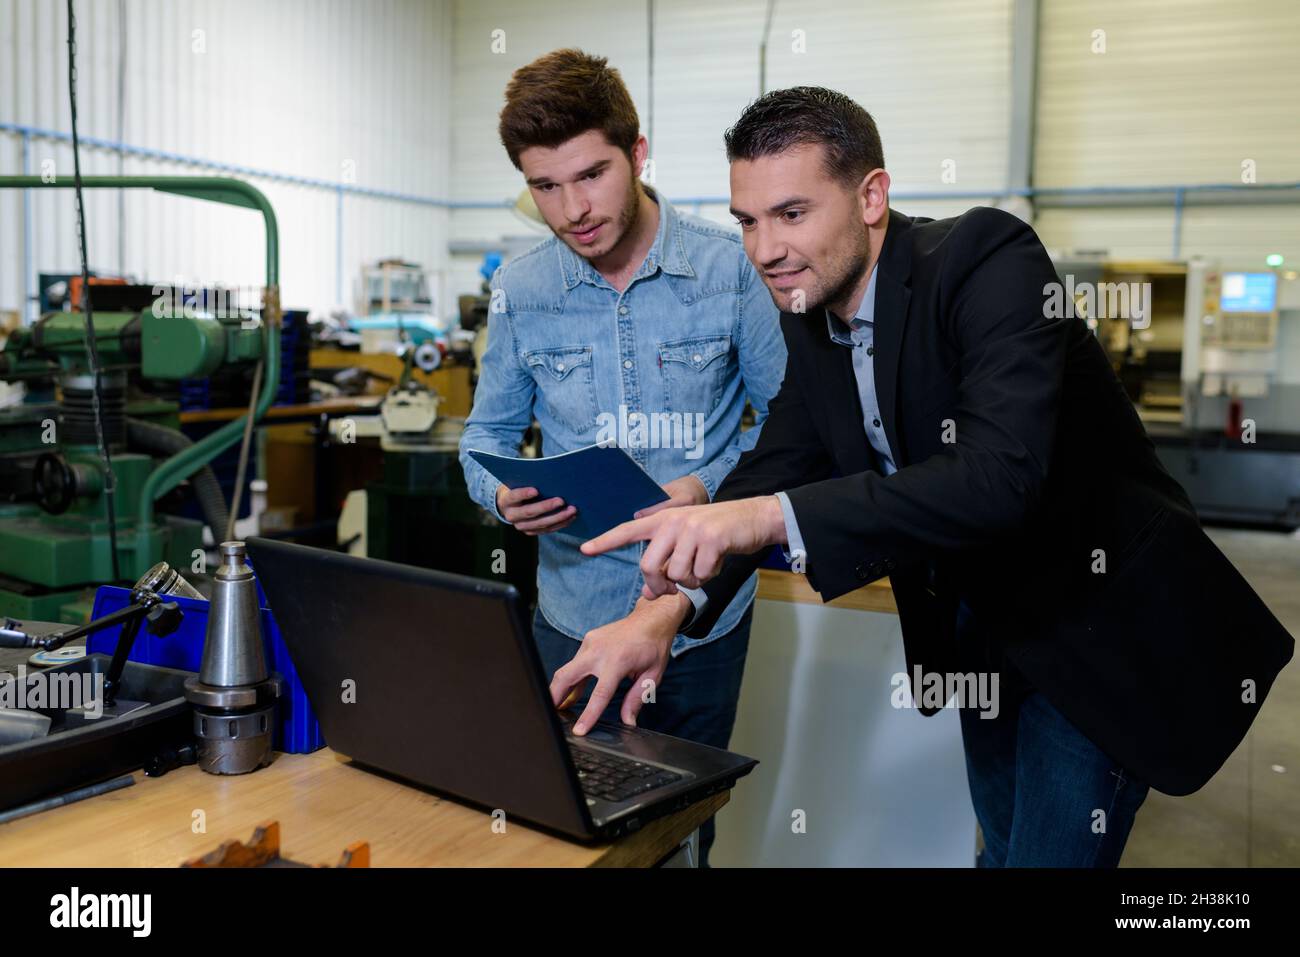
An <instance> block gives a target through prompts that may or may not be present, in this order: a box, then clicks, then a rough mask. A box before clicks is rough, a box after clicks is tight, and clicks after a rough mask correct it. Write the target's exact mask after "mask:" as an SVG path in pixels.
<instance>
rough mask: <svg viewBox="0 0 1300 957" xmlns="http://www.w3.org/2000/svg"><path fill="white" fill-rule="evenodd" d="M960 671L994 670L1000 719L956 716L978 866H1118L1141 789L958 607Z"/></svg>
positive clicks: (969, 712) (971, 712)
mask: <svg viewBox="0 0 1300 957" xmlns="http://www.w3.org/2000/svg"><path fill="white" fill-rule="evenodd" d="M958 642H959V647H960V648H961V649H962V653H963V657H964V659H965V661H964V663H963V666H962V667H963V670H994V671H998V672H999V675H1000V677H999V684H1000V695H999V697H1000V699H1001V700H1000V711H999V713H998V715H997V717H996V718H992V719H985V718H981V717H980V711H979V710H977V709H975V708H962V709H961V710H960V714H961V733H962V742H963V744H964V745H965V750H966V776H967V779H968V781H969V783H970V793H971V800H972V802H973V803H974V805H975V817H976V818H977V819H978V820H979V823H980V830H981V831H982V832H983V834H984V850H983V851H981V852H980V854H979V857H978V858H977V859H976V866H978V867H1117V866H1118V865H1119V859H1120V855H1121V854H1123V852H1124V844H1125V842H1126V841H1127V840H1128V835H1129V832H1130V831H1131V830H1132V828H1133V820H1134V818H1135V817H1136V816H1137V812H1138V808H1140V807H1141V806H1142V802H1143V800H1145V799H1146V796H1147V791H1148V790H1149V788H1148V786H1147V785H1146V784H1145V783H1144V782H1142V781H1139V780H1137V779H1135V778H1134V777H1133V776H1132V775H1131V774H1129V773H1128V772H1127V771H1126V770H1125V769H1124V768H1122V767H1120V766H1119V765H1118V764H1116V763H1115V762H1114V761H1112V760H1111V759H1110V758H1109V757H1107V756H1106V754H1105V753H1104V752H1103V751H1102V750H1101V749H1100V748H1098V747H1097V746H1096V745H1095V744H1093V743H1092V741H1091V740H1089V739H1088V738H1087V737H1085V736H1084V735H1083V733H1082V732H1080V731H1079V730H1078V729H1077V728H1075V727H1074V725H1072V724H1071V723H1070V722H1069V721H1068V720H1067V719H1066V718H1065V716H1064V715H1062V714H1061V713H1060V712H1059V711H1057V710H1056V708H1054V707H1053V706H1052V705H1051V703H1050V702H1048V700H1047V699H1046V698H1045V697H1043V695H1042V694H1041V693H1040V692H1038V691H1036V690H1034V689H1033V688H1032V687H1030V686H1029V684H1028V682H1027V681H1026V680H1025V679H1024V678H1023V677H1022V676H1020V675H1019V674H1018V673H1017V672H1016V671H1015V670H1014V668H1012V667H1011V666H1010V664H1009V663H1008V662H1006V661H999V660H998V658H999V656H998V654H997V652H995V651H991V650H990V648H991V647H992V646H991V645H990V644H989V643H988V642H987V641H986V640H985V636H984V635H983V634H982V633H981V632H980V631H979V629H978V627H977V626H976V625H975V622H974V620H973V616H972V615H971V614H970V611H969V609H967V608H966V606H965V605H964V604H963V605H962V609H961V612H960V613H959V616H958Z"/></svg>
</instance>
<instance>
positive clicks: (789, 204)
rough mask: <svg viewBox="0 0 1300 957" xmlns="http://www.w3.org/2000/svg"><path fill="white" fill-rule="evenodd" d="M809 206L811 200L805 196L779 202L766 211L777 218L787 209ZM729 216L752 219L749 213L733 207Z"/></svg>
mask: <svg viewBox="0 0 1300 957" xmlns="http://www.w3.org/2000/svg"><path fill="white" fill-rule="evenodd" d="M810 205H812V200H810V199H808V198H807V197H806V196H792V197H790V198H789V199H783V200H781V202H779V203H777V204H776V205H775V206H771V207H769V208H768V210H767V211H768V213H769V214H770V215H773V216H779V215H781V214H782V213H784V212H785V211H786V210H787V209H791V208H793V207H795V206H810ZM731 215H732V216H735V217H736V218H737V219H742V218H743V219H750V218H752V217H751V216H750V215H749V213H746V212H744V211H743V210H739V209H736V207H734V206H732V207H731Z"/></svg>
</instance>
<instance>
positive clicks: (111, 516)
mask: <svg viewBox="0 0 1300 957" xmlns="http://www.w3.org/2000/svg"><path fill="white" fill-rule="evenodd" d="M73 7H74V2H73V0H68V105H69V106H70V107H71V111H72V173H73V186H74V192H75V193H76V196H77V240H78V245H79V247H80V250H81V315H82V317H83V318H84V319H85V324H86V359H87V362H88V363H89V365H90V377H91V383H92V386H91V393H90V394H91V405H92V408H93V410H94V415H95V445H96V446H97V447H98V449H99V457H100V460H101V462H102V464H103V469H104V503H105V505H106V506H107V509H108V543H109V552H110V557H111V559H112V562H113V581H114V582H119V581H121V580H122V572H121V569H120V568H119V567H118V560H117V510H116V508H115V507H114V504H115V503H114V492H115V491H116V488H117V481H116V479H115V478H114V476H113V460H112V458H111V457H110V455H109V451H108V443H107V442H106V441H105V440H104V410H103V407H102V405H101V402H100V389H101V383H100V371H99V347H98V345H97V344H96V342H95V316H94V313H93V312H92V310H91V306H90V266H89V260H88V258H87V255H86V200H85V197H84V196H83V195H82V193H81V144H80V142H79V140H78V139H77V14H76V10H75V9H73Z"/></svg>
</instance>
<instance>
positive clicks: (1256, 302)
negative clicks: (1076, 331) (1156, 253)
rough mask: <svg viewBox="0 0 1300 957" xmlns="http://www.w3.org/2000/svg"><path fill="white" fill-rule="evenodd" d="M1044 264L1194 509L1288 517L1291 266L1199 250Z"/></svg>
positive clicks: (1299, 305)
mask: <svg viewBox="0 0 1300 957" xmlns="http://www.w3.org/2000/svg"><path fill="white" fill-rule="evenodd" d="M1056 267H1057V271H1058V273H1059V274H1060V275H1061V277H1062V280H1063V283H1064V287H1065V290H1064V291H1065V295H1066V298H1068V299H1069V300H1070V301H1071V302H1072V303H1073V304H1074V308H1075V309H1076V311H1077V312H1078V313H1079V314H1080V315H1082V316H1083V317H1084V319H1085V320H1086V321H1087V322H1088V325H1089V326H1090V327H1091V328H1092V329H1093V330H1094V331H1095V332H1096V334H1097V337H1098V340H1099V341H1100V342H1101V344H1102V346H1103V348H1104V349H1105V350H1106V353H1107V355H1108V356H1109V357H1110V360H1111V364H1112V366H1113V367H1114V369H1115V371H1116V373H1117V374H1118V375H1119V378H1120V381H1121V382H1122V383H1123V385H1124V389H1125V391H1126V392H1127V393H1128V395H1129V398H1131V399H1132V400H1133V403H1134V405H1135V407H1136V409H1137V412H1138V415H1139V416H1141V418H1142V420H1143V422H1144V423H1145V424H1146V427H1147V431H1148V433H1149V434H1150V436H1151V438H1152V441H1153V442H1154V443H1155V445H1156V451H1157V453H1158V454H1159V456H1160V459H1161V461H1162V462H1163V463H1164V465H1165V467H1166V468H1168V469H1169V470H1170V472H1171V473H1173V475H1174V477H1175V478H1177V479H1178V480H1179V482H1180V483H1182V485H1183V487H1184V488H1186V489H1187V492H1188V494H1189V495H1190V496H1191V498H1192V502H1193V504H1195V506H1196V508H1197V510H1198V512H1199V513H1200V514H1201V516H1202V517H1203V518H1205V519H1207V520H1210V521H1221V522H1227V523H1232V524H1247V525H1265V526H1274V527H1282V528H1296V527H1297V526H1300V367H1298V366H1296V363H1295V361H1294V359H1291V361H1290V364H1289V366H1288V361H1287V360H1288V358H1290V357H1294V356H1297V355H1300V352H1297V349H1300V277H1298V276H1297V274H1296V272H1294V271H1291V270H1285V269H1281V268H1276V267H1270V268H1260V267H1259V266H1258V265H1255V266H1252V265H1250V264H1246V263H1219V262H1210V261H1206V260H1201V259H1193V260H1191V261H1188V262H1163V261H1117V260H1102V259H1090V260H1063V261H1058V262H1057V263H1056Z"/></svg>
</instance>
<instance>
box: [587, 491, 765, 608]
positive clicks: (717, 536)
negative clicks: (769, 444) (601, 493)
mask: <svg viewBox="0 0 1300 957" xmlns="http://www.w3.org/2000/svg"><path fill="white" fill-rule="evenodd" d="M633 542H649V544H648V545H646V547H645V551H644V552H643V553H642V554H641V574H642V575H643V576H644V577H645V587H644V588H643V589H642V592H641V593H642V595H644V596H645V597H646V598H651V599H654V598H658V597H660V596H661V595H671V594H675V593H676V592H677V586H678V585H683V586H685V587H686V588H699V587H700V586H701V585H703V584H704V583H705V582H706V581H708V580H709V579H710V578H712V577H713V576H714V575H716V574H717V573H718V571H719V570H720V569H721V568H722V559H723V558H725V557H726V556H727V555H749V554H752V553H753V552H756V551H758V550H759V549H760V548H766V547H767V546H768V545H778V544H779V545H784V544H786V534H785V518H784V517H783V515H782V513H781V502H780V500H779V499H777V497H776V496H775V495H762V496H759V497H757V498H742V499H738V500H736V501H733V502H714V503H713V504H711V505H691V506H687V507H685V508H670V509H665V510H664V511H662V512H656V513H655V514H654V515H648V516H646V517H645V518H638V519H633V520H632V521H630V522H624V523H623V524H622V525H616V526H615V527H614V528H611V529H610V530H609V531H608V532H606V533H605V534H603V535H597V536H596V537H595V538H593V539H591V540H590V541H586V542H583V543H582V553H583V554H584V555H602V554H604V553H605V552H608V551H612V550H614V549H615V548H622V547H623V546H624V545H630V544H632V543H633ZM683 597H684V596H683Z"/></svg>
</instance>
